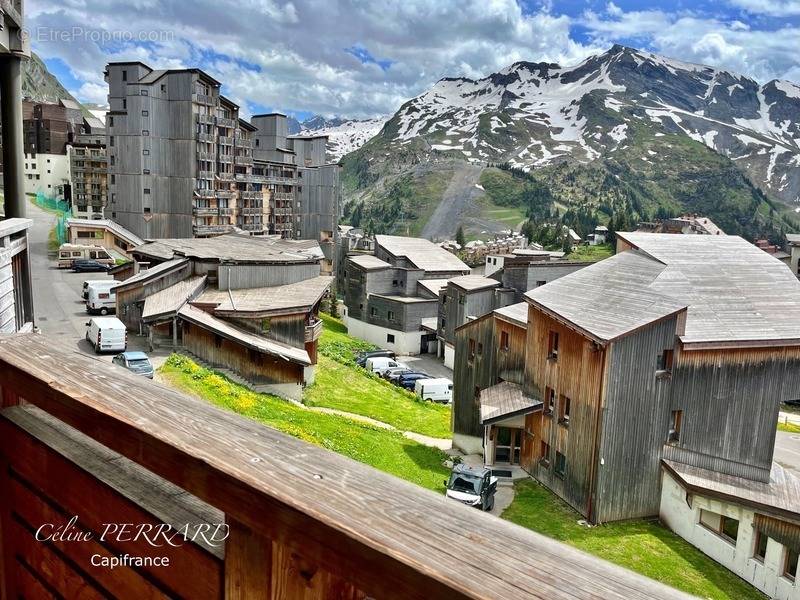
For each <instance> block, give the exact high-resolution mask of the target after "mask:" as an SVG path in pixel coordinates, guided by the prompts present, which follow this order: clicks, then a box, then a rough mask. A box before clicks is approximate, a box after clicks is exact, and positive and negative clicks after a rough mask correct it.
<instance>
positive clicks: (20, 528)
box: [0, 335, 685, 600]
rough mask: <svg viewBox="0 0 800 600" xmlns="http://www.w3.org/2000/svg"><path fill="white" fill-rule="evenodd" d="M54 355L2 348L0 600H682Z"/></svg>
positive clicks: (77, 359) (111, 372) (169, 393)
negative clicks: (210, 532) (118, 562)
mask: <svg viewBox="0 0 800 600" xmlns="http://www.w3.org/2000/svg"><path fill="white" fill-rule="evenodd" d="M62 348H63V346H59V345H58V342H55V341H51V340H48V339H47V338H45V337H44V336H40V335H15V336H7V337H2V338H0V386H2V396H0V398H2V405H3V406H4V407H5V408H3V410H2V412H0V466H2V469H0V490H2V493H0V536H2V548H1V550H2V551H1V552H0V557H2V559H3V560H2V562H0V584H2V589H0V597H2V598H17V597H21V596H25V597H51V596H57V597H65V598H72V597H77V596H78V595H80V597H86V598H90V597H91V598H94V597H98V598H99V597H111V596H113V597H119V598H137V599H138V598H162V597H185V598H193V599H203V598H223V597H224V598H237V599H248V600H250V599H256V600H258V599H283V598H298V599H299V598H326V599H334V598H336V599H362V598H368V597H369V598H403V599H416V598H419V599H421V598H448V599H450V598H453V599H461V598H501V599H505V598H514V599H517V600H522V599H528V598H539V599H542V598H560V599H566V598H606V599H626V600H630V599H646V600H652V599H657V598H684V597H685V596H683V595H682V594H680V593H679V592H677V591H675V590H672V589H670V588H667V587H665V586H663V585H661V584H659V583H656V582H654V581H651V580H649V579H645V578H643V577H640V576H638V575H634V574H632V573H630V572H628V571H626V570H624V569H621V568H619V567H615V566H613V565H611V564H609V563H606V562H604V561H602V560H598V559H597V558H594V557H591V556H589V555H586V554H584V553H582V552H580V551H578V550H575V549H573V548H570V547H568V546H565V545H562V544H560V543H558V542H555V541H553V540H550V539H547V538H545V537H543V536H540V535H537V534H535V533H532V532H531V531H528V530H526V529H522V528H520V527H517V526H515V525H512V524H510V523H508V522H506V521H503V520H501V519H498V518H495V517H493V516H490V515H487V514H484V513H482V512H480V511H478V510H475V509H473V508H469V507H467V506H464V505H461V504H459V503H457V502H454V501H451V500H447V499H445V498H444V497H443V496H442V495H441V494H436V493H434V492H431V491H428V490H425V489H422V488H420V487H418V486H415V485H413V484H411V483H407V482H404V481H401V480H399V479H397V478H395V477H392V476H390V475H387V474H385V473H382V472H379V471H376V470H374V469H372V468H370V467H368V466H365V465H363V464H361V463H358V462H355V461H352V460H350V459H347V458H345V457H343V456H340V455H338V454H334V453H331V452H329V451H327V450H325V449H323V448H321V447H319V446H315V445H311V444H308V443H306V442H303V441H301V440H298V439H295V438H293V437H289V436H287V435H284V434H282V433H280V432H278V431H276V430H273V429H270V428H268V427H264V426H263V425H260V424H258V423H257V422H255V421H252V420H249V419H246V418H244V417H241V416H239V415H236V414H234V413H232V412H228V411H226V410H222V409H220V408H217V407H215V406H212V405H211V404H207V403H205V402H203V401H201V400H198V399H195V398H191V397H188V396H186V395H184V394H181V393H179V392H177V391H175V390H172V389H170V388H167V387H165V386H162V385H159V384H157V383H153V382H151V381H149V380H147V379H144V378H142V377H140V376H137V375H134V374H132V373H130V372H128V371H125V370H123V369H121V368H117V367H114V366H112V365H110V364H108V363H105V362H100V361H97V360H95V359H94V358H91V357H89V356H86V355H83V354H80V353H77V352H74V351H68V350H66V349H62ZM15 405H18V406H15ZM71 515H76V516H77V517H78V523H77V528H78V530H82V531H84V532H86V531H88V532H92V533H94V534H95V535H94V537H93V538H92V539H91V540H89V541H87V542H70V541H65V540H63V539H55V540H49V541H44V542H38V541H35V539H34V532H35V531H36V529H37V528H38V527H39V526H40V525H42V524H44V523H48V522H49V523H54V524H64V523H66V522H67V520H68V519H69V518H70V516H71ZM223 519H224V523H225V525H226V526H227V527H226V530H225V531H226V533H227V538H226V539H225V541H224V547H223V546H214V545H213V544H206V543H203V542H202V540H200V541H199V542H198V541H197V540H196V541H195V543H186V544H183V545H180V546H178V547H172V546H162V547H159V548H153V547H150V546H149V544H147V543H146V542H145V541H143V540H142V539H141V538H138V540H136V541H132V540H130V535H128V536H127V537H123V538H120V537H119V536H116V537H113V536H112V537H109V538H101V537H100V536H99V535H97V534H99V532H100V531H101V530H102V529H103V528H104V527H105V525H104V524H111V526H112V527H113V526H115V525H117V526H118V525H121V524H125V523H133V524H135V526H136V527H138V525H139V524H143V523H144V524H151V525H154V524H158V523H167V524H171V525H173V526H174V525H176V524H180V523H186V524H190V523H193V524H197V523H209V524H213V523H219V522H222V521H223ZM48 531H49V530H47V529H45V533H47V532H48ZM170 531H172V530H170ZM95 554H96V555H98V556H101V557H115V556H120V555H123V554H128V555H131V556H141V555H145V556H149V555H153V554H155V555H162V556H168V557H169V558H170V559H171V561H170V566H168V567H163V566H162V567H152V566H150V567H148V566H147V565H145V566H132V567H118V568H116V569H114V570H110V569H108V568H102V567H93V566H91V564H90V561H91V560H92V558H91V557H92V556H93V555H95Z"/></svg>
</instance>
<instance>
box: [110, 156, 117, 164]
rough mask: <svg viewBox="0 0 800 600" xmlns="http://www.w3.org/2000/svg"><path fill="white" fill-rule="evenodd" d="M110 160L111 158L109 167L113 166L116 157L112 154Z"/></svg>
mask: <svg viewBox="0 0 800 600" xmlns="http://www.w3.org/2000/svg"><path fill="white" fill-rule="evenodd" d="M110 158H111V165H112V166H113V165H115V164H116V163H117V157H116V156H114V155H113V154H112V155H111V157H110Z"/></svg>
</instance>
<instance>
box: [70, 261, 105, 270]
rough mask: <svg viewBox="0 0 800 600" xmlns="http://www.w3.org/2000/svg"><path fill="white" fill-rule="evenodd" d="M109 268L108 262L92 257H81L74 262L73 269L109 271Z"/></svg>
mask: <svg viewBox="0 0 800 600" xmlns="http://www.w3.org/2000/svg"><path fill="white" fill-rule="evenodd" d="M109 268H110V267H109V266H108V264H106V263H101V262H100V261H98V260H92V259H90V258H79V259H78V260H75V261H73V263H72V270H73V271H75V272H76V273H98V272H105V271H108V269H109Z"/></svg>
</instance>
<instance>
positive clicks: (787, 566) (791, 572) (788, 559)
mask: <svg viewBox="0 0 800 600" xmlns="http://www.w3.org/2000/svg"><path fill="white" fill-rule="evenodd" d="M796 575H797V550H792V549H791V548H786V556H785V557H784V559H783V576H784V577H786V579H790V580H792V581H794V578H795V576H796Z"/></svg>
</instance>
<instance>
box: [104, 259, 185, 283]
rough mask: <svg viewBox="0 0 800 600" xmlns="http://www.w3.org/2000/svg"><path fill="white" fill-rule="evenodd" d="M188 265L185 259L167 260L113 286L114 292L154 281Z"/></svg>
mask: <svg viewBox="0 0 800 600" xmlns="http://www.w3.org/2000/svg"><path fill="white" fill-rule="evenodd" d="M188 263H189V260H188V259H186V258H175V259H172V260H168V261H166V262H163V263H161V264H159V265H156V266H154V267H151V268H149V269H146V270H144V271H139V272H138V273H137V274H136V275H134V276H133V277H129V278H128V279H126V280H125V281H121V282H120V283H119V285H116V286H114V290H120V289H125V288H128V287H130V286H132V285H136V284H139V283H144V282H146V281H150V280H152V279H156V278H157V277H160V276H162V275H165V274H167V273H169V272H170V271H173V270H177V269H180V268H181V267H183V266H184V265H186V264H188Z"/></svg>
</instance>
